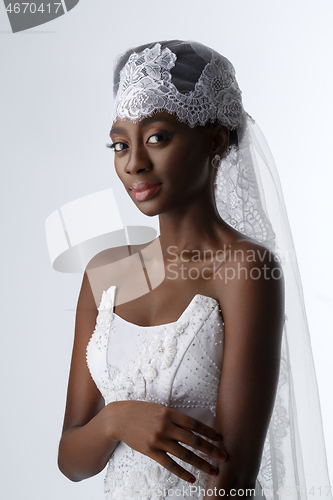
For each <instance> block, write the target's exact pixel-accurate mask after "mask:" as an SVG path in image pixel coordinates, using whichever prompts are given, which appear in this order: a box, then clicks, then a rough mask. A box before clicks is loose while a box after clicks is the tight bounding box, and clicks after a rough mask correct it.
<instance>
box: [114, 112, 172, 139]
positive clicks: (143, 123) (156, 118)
mask: <svg viewBox="0 0 333 500" xmlns="http://www.w3.org/2000/svg"><path fill="white" fill-rule="evenodd" d="M154 122H166V123H171V121H170V120H168V118H165V117H164V116H158V115H155V116H149V117H147V118H144V119H143V120H141V121H140V122H139V128H143V127H146V126H147V125H150V124H151V123H154ZM125 132H126V130H125V129H124V128H122V127H112V128H111V130H110V135H111V134H124V133H125Z"/></svg>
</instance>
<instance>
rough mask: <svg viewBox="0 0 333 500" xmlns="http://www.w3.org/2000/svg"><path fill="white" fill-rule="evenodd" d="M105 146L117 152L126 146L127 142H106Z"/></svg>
mask: <svg viewBox="0 0 333 500" xmlns="http://www.w3.org/2000/svg"><path fill="white" fill-rule="evenodd" d="M106 147H107V148H110V149H113V151H116V152H118V153H119V152H121V151H124V149H127V148H128V146H127V144H125V143H124V142H114V143H113V144H107V145H106Z"/></svg>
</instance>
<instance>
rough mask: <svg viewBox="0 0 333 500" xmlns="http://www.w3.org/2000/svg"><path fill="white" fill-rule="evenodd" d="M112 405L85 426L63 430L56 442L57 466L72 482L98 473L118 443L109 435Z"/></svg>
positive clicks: (111, 434)
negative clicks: (57, 448)
mask: <svg viewBox="0 0 333 500" xmlns="http://www.w3.org/2000/svg"><path fill="white" fill-rule="evenodd" d="M112 405H113V403H111V404H109V405H107V406H105V407H104V408H103V409H102V410H101V411H100V412H99V413H98V414H97V415H96V416H95V417H94V418H92V419H91V420H90V421H89V422H88V423H87V424H86V425H83V426H73V427H70V428H69V429H67V430H66V431H65V432H64V433H63V435H62V438H61V440H60V444H59V455H58V466H59V469H60V470H61V472H62V473H63V474H64V475H65V476H66V477H68V478H69V479H70V480H72V481H81V480H82V479H86V478H88V477H91V476H94V475H96V474H98V473H99V472H101V471H102V470H103V469H104V467H105V466H106V464H107V462H108V460H109V458H110V455H111V454H112V452H113V451H114V449H115V448H116V446H117V444H118V442H119V441H118V440H117V439H115V438H114V435H113V433H112V412H113V410H114V408H113V406H112Z"/></svg>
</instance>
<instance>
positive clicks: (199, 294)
mask: <svg viewBox="0 0 333 500" xmlns="http://www.w3.org/2000/svg"><path fill="white" fill-rule="evenodd" d="M197 297H202V298H204V299H209V300H212V301H213V302H215V303H216V304H219V302H218V301H217V300H216V299H214V298H213V297H208V295H202V293H196V294H195V295H194V297H193V298H192V299H191V301H190V302H189V304H188V305H187V306H186V308H185V309H184V311H183V312H182V313H181V315H180V316H179V318H178V319H177V320H176V321H171V322H170V323H163V324H162V325H147V326H142V325H137V324H136V323H132V322H131V321H127V319H125V318H122V317H121V316H119V315H118V314H117V313H115V312H113V311H112V312H113V316H115V317H116V318H118V319H120V320H121V321H123V322H125V323H127V324H128V325H131V326H135V327H137V328H145V329H146V328H157V327H161V326H171V325H176V324H177V323H179V322H180V321H181V320H182V318H183V316H184V315H185V314H186V313H187V311H188V310H189V309H190V307H191V306H192V304H193V303H194V301H195V299H196V298H197Z"/></svg>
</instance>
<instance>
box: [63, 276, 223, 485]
mask: <svg viewBox="0 0 333 500" xmlns="http://www.w3.org/2000/svg"><path fill="white" fill-rule="evenodd" d="M96 318H97V308H96V305H95V300H94V296H93V294H92V291H91V288H90V285H89V280H88V278H87V275H86V274H85V275H84V278H83V283H82V288H81V292H80V296H79V301H78V306H77V314H76V325H75V339H74V346H73V355H72V362H71V369H70V376H69V384H68V395H67V404H66V411H65V419H64V426H63V433H62V437H61V440H60V445H59V457H58V464H59V468H60V470H61V472H63V474H65V476H67V477H68V478H69V479H71V480H72V481H80V480H82V479H85V478H88V477H91V476H93V475H95V474H97V473H98V472H100V471H101V470H103V468H104V467H105V465H106V464H107V462H108V460H109V457H110V455H111V454H112V452H113V450H114V449H115V447H116V446H117V444H118V441H123V442H125V443H126V444H127V445H128V446H130V447H131V448H133V449H135V450H137V451H139V452H140V453H143V454H145V455H147V456H149V457H151V458H152V459H154V460H156V461H157V462H158V463H160V464H161V465H162V466H163V467H165V468H167V469H168V470H170V471H171V472H173V473H174V474H175V475H177V476H179V477H181V478H182V479H184V480H186V481H189V482H194V480H195V478H194V476H193V475H192V474H190V473H189V472H187V471H186V470H185V469H183V468H182V467H181V466H179V465H178V464H177V463H176V462H175V461H174V460H172V458H171V457H170V456H169V455H168V454H167V452H170V453H172V454H173V455H175V456H178V457H179V458H182V459H183V460H185V461H186V462H188V463H190V464H192V465H194V466H195V467H197V468H199V469H202V470H204V471H205V472H207V473H210V471H212V465H211V464H210V463H208V462H206V461H204V460H202V459H201V458H200V457H198V456H197V455H195V454H194V453H192V452H189V451H188V450H187V449H185V448H184V447H182V446H181V445H180V444H179V442H182V443H185V444H188V445H190V446H193V447H195V448H196V449H198V450H201V451H203V452H204V453H206V454H207V455H209V456H211V457H213V458H216V459H219V460H222V459H223V460H224V459H225V458H224V457H221V456H220V449H219V448H218V447H217V446H215V445H213V444H211V443H209V442H208V441H206V440H205V439H203V438H200V437H198V436H196V435H195V434H194V433H193V432H192V431H194V432H197V433H199V434H201V435H202V436H206V437H208V438H210V439H212V440H214V439H215V440H216V439H219V436H217V434H216V431H214V430H213V429H211V428H210V427H208V426H206V425H204V424H202V423H201V422H199V421H197V420H195V419H194V418H191V417H189V416H187V415H184V414H182V413H180V412H178V411H176V410H174V409H172V408H167V407H165V406H163V405H159V404H155V403H147V402H143V401H117V402H114V403H110V404H108V405H107V406H104V400H103V398H102V396H101V394H100V392H99V390H98V389H97V387H96V385H95V383H94V382H93V380H92V378H91V376H90V373H89V370H88V367H87V364H86V347H87V344H88V342H89V339H90V337H91V335H92V332H93V331H94V327H95V323H96Z"/></svg>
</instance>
